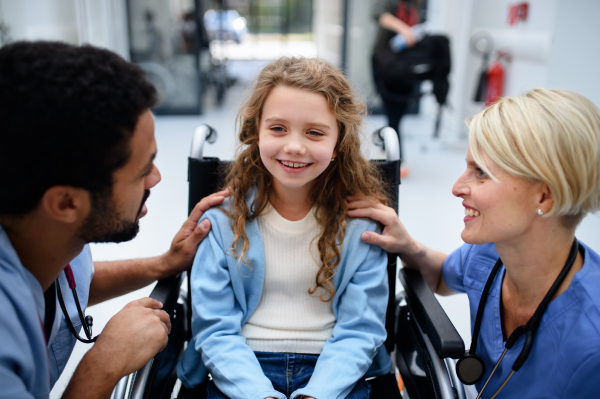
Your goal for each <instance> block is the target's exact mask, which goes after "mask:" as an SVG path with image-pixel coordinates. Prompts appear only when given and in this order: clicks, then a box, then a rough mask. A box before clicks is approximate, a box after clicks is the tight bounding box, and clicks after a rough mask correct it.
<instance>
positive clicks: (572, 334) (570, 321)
mask: <svg viewBox="0 0 600 399" xmlns="http://www.w3.org/2000/svg"><path fill="white" fill-rule="evenodd" d="M579 244H580V245H581V246H582V247H583V249H584V250H585V253H584V264H583V267H582V269H581V270H580V271H579V272H577V273H576V274H575V276H574V278H573V280H572V281H571V284H570V285H569V288H568V289H567V290H566V291H565V292H563V293H562V294H561V295H560V296H558V297H557V298H556V299H554V300H553V301H552V302H551V303H550V305H549V306H548V309H547V310H546V312H545V313H544V316H543V317H542V322H541V324H540V327H539V330H538V332H537V334H536V335H535V336H534V341H533V342H534V344H533V348H532V350H531V353H530V354H529V357H528V358H527V361H526V362H525V364H524V365H523V366H522V367H521V369H520V370H519V371H517V372H516V373H515V374H514V375H513V376H512V378H511V379H510V381H509V382H508V384H507V385H506V386H505V387H504V389H503V390H502V391H501V393H500V394H499V395H498V398H569V399H577V398H582V399H583V398H593V397H599V396H598V395H599V393H598V392H599V391H600V379H599V377H600V256H599V255H598V254H597V253H596V252H594V251H593V250H592V249H590V248H589V247H587V246H586V245H585V244H583V243H581V242H580V243H579ZM497 260H498V253H497V252H496V248H495V246H494V244H493V243H492V244H485V245H469V244H465V245H463V246H462V247H460V248H459V249H458V250H456V251H455V252H453V253H452V254H450V255H449V256H448V257H447V258H446V260H445V261H444V266H443V269H442V274H443V277H444V281H445V282H446V284H447V285H448V287H450V288H451V289H452V290H454V291H457V292H464V293H466V294H467V296H468V297H469V306H470V309H471V328H473V327H472V326H473V325H474V324H475V317H476V314H477V308H478V306H479V301H480V299H481V294H482V291H483V287H484V286H485V283H486V281H487V279H488V276H489V275H490V272H491V270H492V268H493V267H494V264H495V263H496V261H497ZM503 276H504V267H501V268H500V270H499V271H498V274H497V275H496V277H495V279H494V283H493V285H492V288H491V290H490V294H489V298H488V300H487V302H486V305H485V309H484V312H483V320H482V323H481V330H480V333H479V339H478V342H477V349H476V351H477V353H478V354H479V355H480V356H481V358H482V359H483V361H484V363H485V366H486V373H485V376H484V378H483V379H482V380H481V381H480V382H479V383H477V384H476V387H477V390H480V389H481V388H482V387H483V384H484V383H485V381H486V380H487V378H488V376H489V375H490V373H491V371H492V369H493V368H494V365H495V364H496V362H497V361H498V359H499V358H500V356H501V354H502V352H503V351H504V345H505V343H506V342H505V341H504V340H503V337H502V326H501V318H500V317H501V314H500V289H501V284H502V279H503ZM532 283H534V284H535V282H532ZM524 339H525V338H524V336H521V337H520V338H519V340H518V341H517V343H516V344H515V346H514V347H513V348H512V349H511V350H509V351H508V352H507V353H506V356H505V357H504V359H503V360H502V363H501V364H500V366H499V368H498V370H497V371H496V373H495V374H494V376H493V377H492V380H491V381H490V384H489V386H488V387H487V388H486V390H485V393H484V397H489V396H491V395H492V394H493V393H494V392H495V391H496V389H497V388H498V387H499V386H500V385H501V384H502V382H503V381H504V379H505V378H506V377H507V376H508V374H510V372H511V371H512V365H513V363H514V361H515V359H516V358H517V356H518V355H519V353H520V352H521V349H522V348H523V343H524Z"/></svg>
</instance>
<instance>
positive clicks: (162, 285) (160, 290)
mask: <svg viewBox="0 0 600 399" xmlns="http://www.w3.org/2000/svg"><path fill="white" fill-rule="evenodd" d="M373 135H374V136H376V137H377V138H378V140H381V141H383V142H384V143H385V149H386V158H387V159H386V160H375V161H372V162H375V163H376V164H377V165H378V166H379V167H380V168H381V169H382V171H383V172H384V176H385V183H386V187H385V188H386V191H387V193H388V197H389V204H390V206H391V207H393V208H394V209H398V189H399V184H400V175H399V169H400V158H399V143H398V138H397V135H396V132H395V131H394V130H393V129H391V128H389V127H386V128H382V129H379V130H377V131H375V132H374V133H373ZM214 140H216V132H215V131H214V129H212V128H211V127H209V126H207V125H200V126H199V127H198V128H197V129H196V131H195V134H194V138H193V140H192V150H191V154H190V158H189V160H188V181H189V212H191V211H192V209H193V208H194V206H195V204H196V203H197V202H198V201H199V200H200V199H202V198H204V197H205V196H207V195H209V194H211V193H213V192H216V191H218V190H219V188H221V187H222V186H223V179H224V173H223V171H224V170H225V169H226V168H225V166H226V165H227V162H226V161H220V160H219V159H217V158H203V157H202V153H203V149H204V145H205V144H206V142H214ZM397 259H398V257H397V256H396V255H395V254H388V277H389V285H390V297H389V301H388V308H387V314H386V330H387V332H388V337H387V340H386V341H385V347H386V349H387V350H388V352H389V353H391V354H392V359H393V363H395V366H396V367H397V368H398V370H399V372H400V375H401V377H402V380H403V382H404V388H405V389H404V392H403V393H402V395H403V396H404V397H406V395H408V397H409V398H411V399H415V398H428V399H429V398H435V399H464V398H465V396H464V389H463V386H462V385H461V384H460V382H458V380H457V379H456V377H455V373H454V371H453V366H454V363H453V361H452V360H450V359H458V358H459V357H460V356H462V355H463V354H464V352H465V348H464V343H463V341H462V339H461V338H460V336H459V334H458V332H457V331H456V329H455V328H454V326H453V325H452V323H451V322H450V320H449V319H448V317H447V315H446V314H445V312H444V311H443V309H442V308H441V306H440V304H439V303H438V302H437V300H436V299H435V296H434V295H433V293H432V292H431V290H430V289H429V286H428V285H427V284H426V283H425V281H424V280H423V278H422V276H421V274H420V273H419V272H417V271H414V270H408V269H400V273H399V277H400V281H401V282H402V285H403V287H404V291H402V292H401V293H400V294H398V296H396V294H395V292H396V280H397V279H396V276H397V275H398V270H397ZM188 275H189V272H188ZM184 277H185V274H184V273H182V274H180V275H177V276H173V277H170V278H168V279H165V280H161V281H159V282H158V283H157V284H156V287H155V288H154V290H153V291H152V293H151V295H150V297H151V298H154V299H157V300H159V301H161V302H162V303H163V305H164V309H165V310H166V311H167V312H168V313H169V314H170V316H171V323H172V327H171V334H170V336H169V343H168V345H167V347H166V348H165V349H164V350H163V351H162V352H160V353H158V354H157V355H156V357H154V359H152V360H151V361H150V362H148V363H147V364H146V365H145V366H144V367H143V368H142V369H140V370H139V371H137V372H136V373H134V374H131V375H130V376H127V377H124V378H123V379H122V380H121V381H120V382H119V384H118V385H117V387H116V388H115V391H114V394H113V399H124V398H125V397H128V398H130V399H167V398H172V397H176V398H178V399H187V398H195V399H198V398H204V397H205V395H206V389H205V387H202V386H201V387H196V388H194V389H187V388H185V387H183V386H181V384H180V383H179V384H178V383H177V372H176V364H177V361H178V359H179V358H180V357H181V355H182V353H183V350H184V348H185V345H186V342H187V341H189V340H190V338H191V322H190V320H191V305H190V301H191V298H190V296H189V294H188V293H189V292H190V288H189V278H188V279H187V281H188V289H187V291H184V290H181V285H182V283H183V280H184ZM444 359H446V360H444ZM369 383H370V384H371V386H372V388H373V390H372V392H371V398H374V399H399V398H400V397H401V393H400V391H399V389H398V383H397V380H396V375H395V370H392V372H391V373H390V374H387V375H384V376H381V377H376V378H373V379H370V380H369ZM177 385H179V386H180V387H181V389H179V390H178V387H177ZM174 387H175V390H176V391H177V393H174ZM175 395H176V396H175Z"/></svg>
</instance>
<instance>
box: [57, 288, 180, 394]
mask: <svg viewBox="0 0 600 399" xmlns="http://www.w3.org/2000/svg"><path fill="white" fill-rule="evenodd" d="M161 308H162V303H160V302H158V301H156V300H154V299H150V298H142V299H140V300H137V301H133V302H130V303H129V304H127V305H126V306H125V307H124V308H123V309H122V310H121V311H120V312H119V313H117V314H116V315H115V316H114V317H113V318H111V319H110V320H109V322H108V323H107V324H106V327H104V330H102V334H100V336H99V337H98V341H96V343H95V344H94V346H93V347H92V348H91V349H90V350H89V351H88V352H87V353H86V354H85V356H84V357H83V359H82V360H81V362H80V363H79V365H78V366H77V369H76V370H75V373H74V374H73V377H72V378H71V381H70V382H69V385H68V386H67V389H66V390H65V392H64V394H63V396H62V398H63V399H75V398H89V399H108V398H110V395H111V393H112V391H113V389H114V387H115V385H117V382H119V380H120V379H121V378H122V377H124V376H126V375H128V374H131V373H133V372H134V371H137V370H139V369H140V368H141V367H142V366H143V365H144V364H146V363H147V362H148V361H149V360H150V359H152V358H153V357H154V356H155V355H156V354H157V353H158V352H159V351H161V350H162V349H163V348H164V347H165V346H166V345H167V342H168V334H169V332H170V330H171V322H170V320H169V315H168V314H167V313H166V312H165V311H163V310H160V309H161Z"/></svg>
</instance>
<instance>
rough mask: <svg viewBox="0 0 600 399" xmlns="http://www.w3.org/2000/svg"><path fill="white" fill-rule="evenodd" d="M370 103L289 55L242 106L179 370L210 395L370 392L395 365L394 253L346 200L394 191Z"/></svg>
mask: <svg viewBox="0 0 600 399" xmlns="http://www.w3.org/2000/svg"><path fill="white" fill-rule="evenodd" d="M363 112H364V106H363V104H360V103H357V102H356V100H355V98H354V95H353V93H352V90H351V88H350V86H349V84H348V82H347V81H346V79H345V78H344V76H343V75H342V74H341V73H340V72H339V71H338V70H336V69H335V68H334V67H332V66H331V65H330V64H328V63H326V62H324V61H321V60H318V59H304V58H282V59H279V60H277V61H275V62H273V63H271V64H270V65H268V66H267V67H266V68H265V69H263V71H262V72H261V73H260V75H259V76H258V78H257V82H256V86H255V88H254V91H253V93H252V95H251V97H250V98H249V100H248V101H247V102H246V103H245V105H244V106H243V107H242V110H241V112H240V114H239V116H238V125H239V140H240V142H241V145H240V147H239V149H238V153H237V156H236V159H235V161H234V163H233V166H232V169H231V171H230V173H229V175H228V178H227V186H228V187H230V188H231V189H232V192H233V196H232V198H231V200H230V201H229V202H228V203H227V204H226V205H224V206H223V207H221V209H215V210H211V211H209V212H207V213H206V217H207V218H209V219H210V220H211V223H212V226H213V228H212V230H211V233H210V235H209V237H208V239H206V240H204V242H203V243H202V245H201V246H200V248H199V250H198V254H197V256H196V260H195V262H194V266H193V269H192V274H191V288H192V295H193V296H192V305H193V319H192V324H193V325H192V331H193V334H194V337H193V339H192V340H191V342H190V344H189V346H188V348H187V350H186V352H185V354H184V357H183V359H182V361H181V363H180V364H179V370H178V371H179V377H180V379H181V380H182V381H183V383H184V384H185V385H186V386H188V387H191V386H196V385H198V384H200V383H201V382H202V381H203V380H204V379H205V378H206V374H207V372H210V374H211V376H212V381H211V382H210V383H209V385H208V397H209V398H211V399H212V398H232V399H237V398H253V399H254V398H256V399H263V398H279V399H286V398H316V399H329V398H332V399H333V398H340V399H341V398H352V399H358V398H365V399H366V398H368V397H369V392H370V385H369V384H368V383H367V382H365V380H364V378H365V377H370V376H374V375H380V374H384V373H387V372H388V371H389V370H390V368H391V362H390V358H389V355H388V354H387V352H386V351H385V349H382V350H381V351H379V348H380V346H381V344H382V343H383V341H384V339H385V337H386V332H385V328H384V318H385V312H386V306H387V298H388V286H387V272H386V262H387V257H386V254H385V252H384V251H382V250H381V249H380V248H379V247H377V246H373V245H370V244H367V243H364V242H362V241H361V240H360V234H361V233H362V232H363V231H365V230H368V231H375V230H376V228H377V226H376V225H375V223H373V222H371V221H366V220H361V219H348V218H347V217H346V212H347V209H348V208H347V203H346V201H345V198H346V196H347V195H349V194H352V195H356V196H366V195H369V196H373V197H374V198H376V201H379V202H381V203H384V202H385V197H384V195H383V193H382V186H381V183H380V180H379V178H378V177H377V174H376V172H375V170H374V167H373V166H371V165H370V164H369V162H368V161H367V160H366V159H364V157H363V156H362V155H361V150H360V143H361V141H360V132H361V128H362V114H363Z"/></svg>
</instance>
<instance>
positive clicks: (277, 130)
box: [271, 126, 284, 132]
mask: <svg viewBox="0 0 600 399" xmlns="http://www.w3.org/2000/svg"><path fill="white" fill-rule="evenodd" d="M271 130H273V131H275V132H283V131H284V129H283V128H282V127H281V126H273V127H271Z"/></svg>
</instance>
